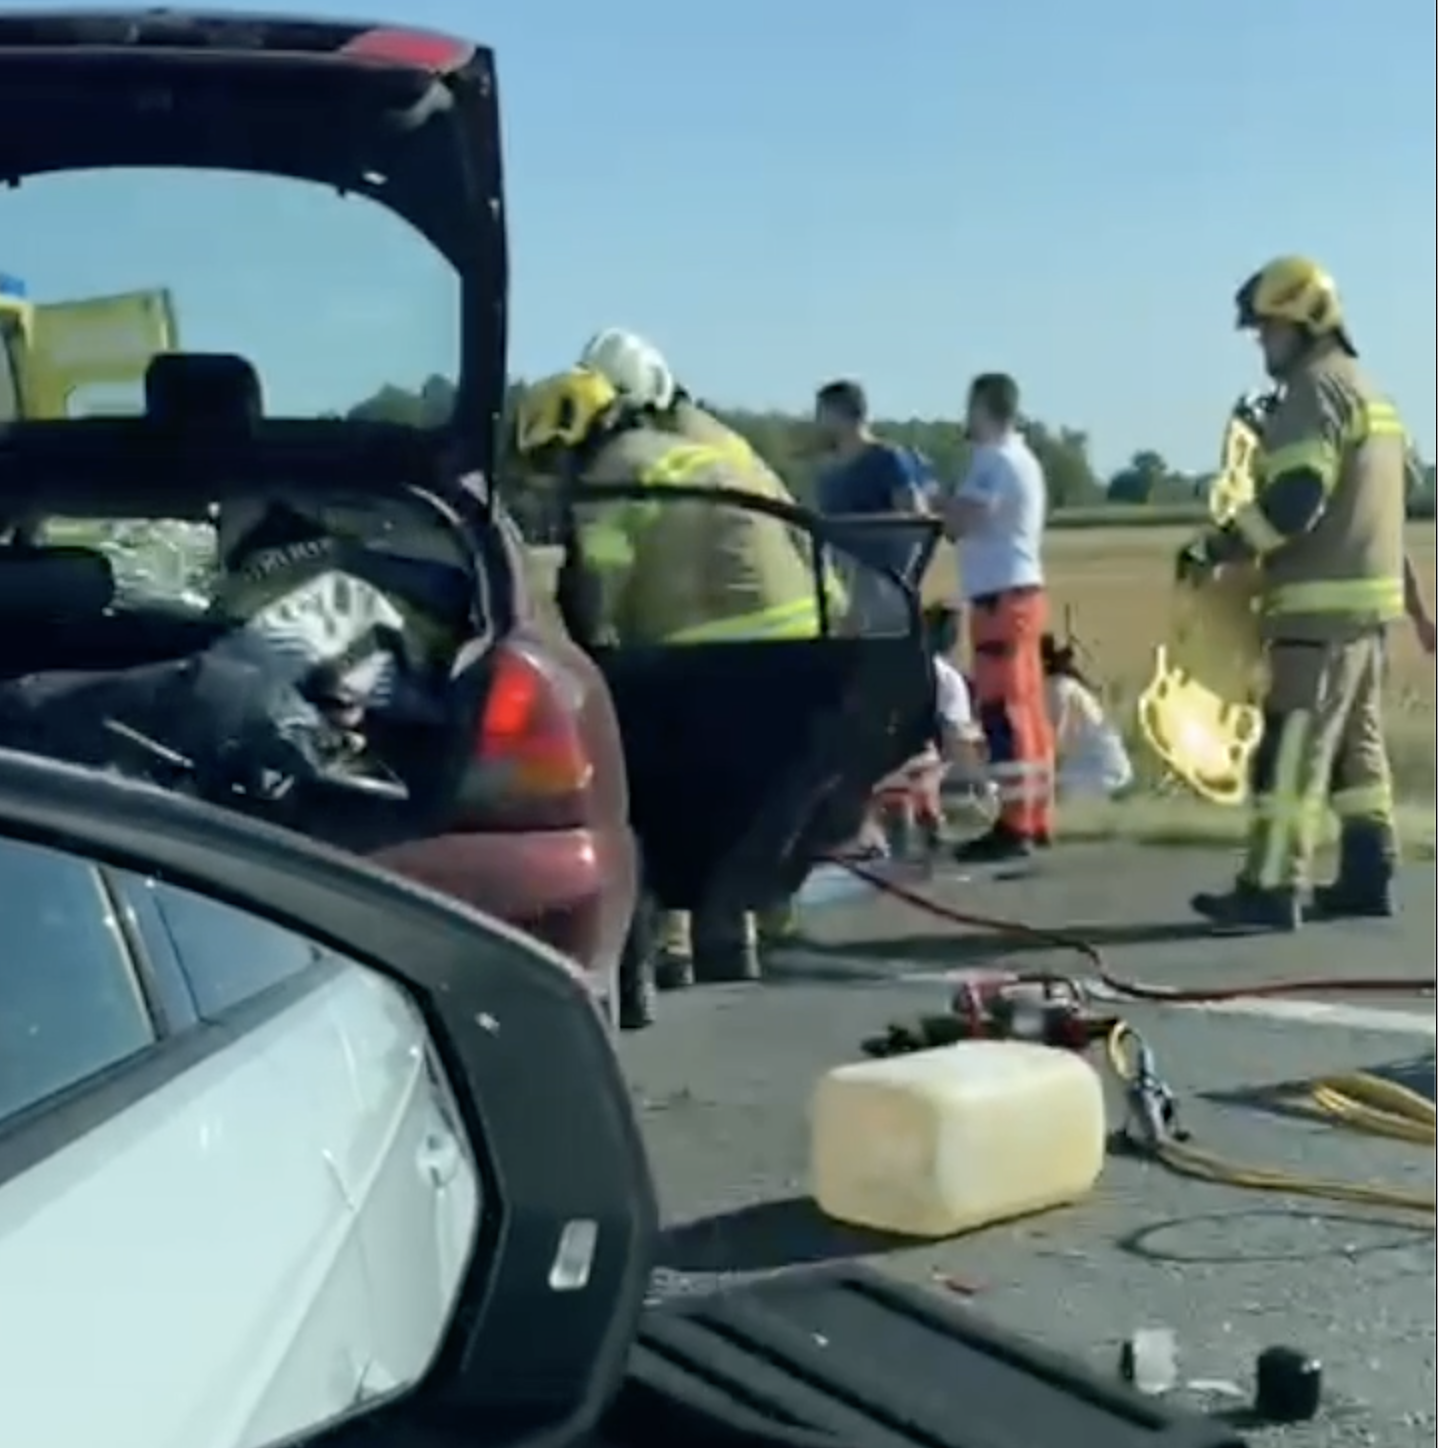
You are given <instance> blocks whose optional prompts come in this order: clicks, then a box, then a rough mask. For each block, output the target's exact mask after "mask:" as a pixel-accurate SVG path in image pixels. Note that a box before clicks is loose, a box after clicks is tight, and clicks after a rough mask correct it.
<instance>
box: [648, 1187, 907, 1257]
mask: <svg viewBox="0 0 1438 1448" xmlns="http://www.w3.org/2000/svg"><path fill="white" fill-rule="evenodd" d="M915 1245H916V1244H915V1243H914V1242H913V1241H910V1240H909V1239H908V1238H907V1237H895V1236H890V1235H887V1234H885V1233H882V1232H865V1231H862V1230H860V1229H858V1228H854V1227H844V1226H841V1225H839V1224H838V1223H835V1222H831V1221H829V1220H828V1219H827V1218H825V1217H824V1216H823V1215H822V1214H821V1213H820V1211H819V1209H818V1208H817V1207H816V1206H815V1205H814V1204H813V1202H811V1201H809V1200H807V1199H806V1198H803V1197H791V1198H789V1199H788V1200H785V1201H777V1202H760V1203H758V1204H757V1205H755V1206H752V1207H741V1208H739V1209H738V1210H737V1211H733V1212H721V1213H719V1214H717V1215H715V1216H712V1217H700V1218H698V1219H697V1220H696V1221H692V1222H684V1223H681V1224H680V1225H679V1226H677V1227H671V1228H669V1230H668V1231H667V1232H665V1234H664V1239H663V1242H662V1243H661V1245H660V1250H659V1266H661V1267H667V1268H669V1269H670V1270H672V1271H675V1272H770V1271H777V1270H780V1269H782V1268H785V1267H814V1266H819V1265H821V1264H822V1263H825V1262H842V1261H845V1260H847V1259H849V1258H854V1257H872V1256H876V1255H878V1254H880V1253H883V1252H896V1251H901V1250H903V1249H905V1248H909V1247H913V1246H915Z"/></svg>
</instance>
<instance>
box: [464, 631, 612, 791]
mask: <svg viewBox="0 0 1438 1448" xmlns="http://www.w3.org/2000/svg"><path fill="white" fill-rule="evenodd" d="M476 762H477V763H478V764H479V765H480V766H481V771H480V773H481V775H482V777H483V780H484V790H483V793H484V795H485V797H486V799H487V801H488V802H489V804H490V805H491V806H498V807H504V808H509V809H513V808H515V807H520V808H522V807H524V806H525V805H529V806H531V807H532V806H534V805H549V806H554V805H562V804H563V803H565V802H566V801H575V802H578V800H579V799H580V798H581V797H582V796H583V795H584V794H585V792H586V791H587V790H588V788H589V785H590V782H591V780H592V779H593V777H594V764H593V761H592V760H591V759H590V757H589V751H588V750H587V748H586V747H585V742H584V737H583V734H582V731H581V726H580V720H579V716H578V711H577V708H576V707H575V705H574V704H572V703H571V701H570V699H569V698H568V697H567V695H566V691H565V688H564V683H563V680H562V679H560V678H558V677H556V676H555V674H554V672H553V671H552V668H551V666H549V665H547V664H546V663H545V662H544V661H543V660H540V659H536V658H534V657H532V656H531V655H529V654H527V653H525V652H524V651H523V650H520V649H512V648H505V647H503V646H501V647H500V649H499V650H498V651H497V653H496V655H495V659H494V663H493V667H492V671H491V674H490V682H489V692H488V694H487V695H486V697H485V704H484V711H483V714H482V715H481V717H480V722H479V737H478V740H477V743H476Z"/></svg>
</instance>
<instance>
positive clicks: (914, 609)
mask: <svg viewBox="0 0 1438 1448" xmlns="http://www.w3.org/2000/svg"><path fill="white" fill-rule="evenodd" d="M567 502H568V503H569V504H571V505H572V504H575V503H584V504H592V503H601V502H613V503H624V502H645V503H653V504H655V505H656V506H658V507H664V506H665V505H666V504H668V503H684V502H694V503H706V504H708V505H709V506H711V507H716V508H733V509H736V510H739V511H742V512H749V513H757V514H760V515H762V516H764V517H767V518H770V519H772V520H773V521H774V522H776V523H780V524H783V525H785V526H787V527H789V528H791V529H793V530H794V531H795V532H797V533H801V534H803V535H804V536H805V538H806V539H807V540H808V543H809V547H808V549H807V550H806V551H807V555H808V556H807V557H806V559H805V562H806V564H807V565H808V568H809V574H810V579H811V582H812V586H813V589H814V596H815V599H816V601H817V604H818V609H819V622H820V628H819V637H820V638H821V639H824V640H827V639H832V638H842V637H844V635H843V634H842V633H840V632H838V631H836V630H835V629H834V627H833V620H832V617H831V615H832V609H831V607H830V600H829V589H828V586H827V583H828V580H827V577H826V575H827V573H828V570H829V568H830V566H831V560H832V558H833V555H835V554H837V555H839V556H840V558H841V559H842V560H843V567H844V568H845V569H846V570H856V571H859V572H862V573H867V574H872V575H873V576H874V577H875V578H876V579H882V580H884V582H885V584H886V585H888V586H889V587H891V588H892V590H893V592H894V597H895V600H896V602H897V601H899V600H902V601H903V604H904V606H905V618H904V623H905V627H904V629H903V630H902V631H901V632H899V633H898V634H895V635H892V636H877V635H876V636H874V637H896V638H910V637H922V635H923V633H924V623H923V606H922V603H921V601H920V598H919V581H920V579H921V578H922V577H923V574H924V571H925V570H926V569H927V568H928V566H929V563H930V562H931V561H932V559H933V556H934V553H935V551H936V550H937V548H938V544H939V540H940V538H941V536H942V525H941V524H940V523H939V521H938V519H936V518H929V517H926V516H924V515H913V516H909V515H894V516H892V517H890V516H884V515H879V516H873V517H866V518H858V517H850V516H843V517H834V518H829V517H826V516H825V515H824V514H822V513H817V512H815V511H814V510H813V509H812V508H805V507H803V506H802V505H800V504H798V503H793V502H788V501H786V500H784V499H781V498H770V497H765V496H763V495H761V494H757V493H751V492H747V491H745V490H744V489H741V488H725V487H702V486H696V485H693V484H688V483H666V484H664V485H663V487H662V488H656V487H654V486H653V485H652V484H647V483H609V482H605V483H586V484H585V485H584V487H583V489H582V490H581V491H577V492H576V493H574V494H573V495H572V496H571V497H570V498H568V499H567ZM861 530H862V531H864V532H869V533H873V534H882V533H885V532H894V533H896V534H897V533H899V532H901V531H904V530H910V531H912V532H913V534H914V546H915V553H914V558H913V560H912V561H911V563H910V565H909V566H908V567H906V568H905V569H904V570H903V571H902V572H901V571H900V570H898V569H897V568H892V567H889V566H886V565H884V564H879V563H874V562H872V561H871V560H869V559H866V558H863V557H861V556H860V555H859V554H858V553H856V552H855V551H854V534H855V533H856V532H859V531H861ZM581 566H582V548H581ZM865 637H868V636H865ZM772 642H774V643H788V642H792V641H791V640H775V641H772ZM802 642H806V643H812V640H803V641H802Z"/></svg>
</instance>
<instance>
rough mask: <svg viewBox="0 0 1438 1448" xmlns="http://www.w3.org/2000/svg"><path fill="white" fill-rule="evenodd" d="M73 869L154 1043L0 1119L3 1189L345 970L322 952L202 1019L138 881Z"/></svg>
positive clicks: (99, 868) (105, 870) (101, 869)
mask: <svg viewBox="0 0 1438 1448" xmlns="http://www.w3.org/2000/svg"><path fill="white" fill-rule="evenodd" d="M3 838H8V837H3ZM16 843H26V842H24V841H16ZM35 848H38V849H43V848H45V847H43V846H36V847H35ZM72 863H75V864H78V865H80V866H82V867H85V868H88V869H89V870H90V871H91V872H92V874H93V875H94V877H95V880H96V885H97V891H96V898H97V908H101V909H103V908H104V907H105V905H106V903H107V902H108V904H109V906H110V908H111V909H112V911H113V913H114V919H115V923H116V926H117V928H116V929H115V931H114V932H113V936H114V940H115V944H116V949H115V960H116V964H117V965H118V966H120V967H122V968H124V969H127V970H128V971H129V972H130V973H131V974H132V976H133V978H134V981H135V985H136V990H137V994H138V997H139V999H140V1001H141V1003H142V1004H143V1006H144V1009H145V1013H146V1015H147V1017H148V1020H149V1024H150V1033H151V1039H150V1041H149V1044H147V1045H145V1046H143V1047H141V1048H140V1049H139V1050H137V1051H135V1052H134V1053H132V1054H131V1055H129V1056H126V1057H124V1058H122V1059H121V1060H119V1061H116V1062H113V1063H111V1064H110V1065H108V1066H104V1067H101V1068H100V1069H98V1070H97V1071H94V1072H92V1073H90V1074H88V1075H84V1076H82V1077H80V1078H79V1079H78V1080H76V1081H73V1082H71V1083H70V1084H69V1085H67V1086H65V1087H62V1088H61V1089H59V1090H57V1091H55V1092H53V1093H51V1094H50V1095H48V1096H46V1097H44V1098H42V1099H41V1100H39V1101H36V1102H34V1103H32V1104H30V1105H28V1106H26V1107H24V1108H23V1109H22V1110H20V1111H18V1112H15V1113H14V1114H12V1115H10V1116H7V1117H5V1118H3V1119H0V1188H3V1187H4V1185H5V1184H6V1183H7V1182H9V1181H11V1180H13V1179H15V1178H17V1177H20V1176H22V1175H24V1173H26V1172H28V1171H31V1170H33V1169H34V1168H35V1167H37V1166H39V1165H40V1164H41V1163H43V1162H44V1161H46V1160H47V1159H49V1158H50V1157H53V1156H55V1155H58V1154H59V1153H60V1152H62V1151H64V1150H65V1149H66V1148H67V1147H69V1146H71V1145H72V1144H74V1143H75V1142H77V1141H78V1140H80V1139H81V1138H82V1137H84V1136H87V1135H89V1134H90V1133H91V1132H93V1131H96V1130H99V1129H100V1128H102V1127H104V1126H105V1125H107V1124H108V1123H109V1122H111V1121H114V1120H116V1119H117V1118H119V1117H121V1116H123V1115H124V1113H125V1112H127V1111H129V1110H131V1109H132V1108H133V1107H135V1106H137V1105H139V1104H140V1103H141V1102H142V1101H144V1100H145V1099H147V1098H148V1097H150V1096H152V1095H154V1094H155V1093H156V1092H158V1091H160V1090H162V1089H163V1088H164V1087H166V1086H168V1085H170V1084H172V1083H173V1082H175V1081H176V1080H178V1079H179V1078H180V1077H182V1076H183V1075H185V1073H187V1072H188V1071H191V1070H193V1069H195V1068H196V1067H197V1066H199V1065H201V1064H203V1062H205V1061H206V1060H208V1059H209V1058H210V1057H212V1056H214V1055H217V1054H219V1053H220V1052H221V1051H224V1050H226V1049H228V1048H229V1047H230V1046H232V1045H234V1044H235V1043H236V1042H238V1041H239V1040H240V1039H242V1038H243V1037H244V1036H246V1035H248V1034H250V1033H252V1032H254V1031H256V1030H258V1029H260V1028H261V1027H263V1026H264V1025H265V1024H266V1023H268V1022H269V1021H270V1020H272V1019H274V1018H275V1017H276V1016H279V1015H281V1014H283V1012H285V1011H286V1010H288V1009H289V1008H290V1007H291V1006H293V1005H295V1004H296V1003H298V1002H299V1001H300V1000H302V999H303V998H304V997H306V996H308V995H310V994H312V993H313V992H315V991H317V990H319V989H320V988H322V987H323V986H324V985H326V984H328V983H329V982H330V981H332V980H333V979H334V977H335V976H336V975H337V974H338V973H339V972H340V971H342V970H344V969H346V968H347V963H346V962H344V961H342V960H341V959H339V958H338V957H335V956H332V955H329V954H327V953H325V952H323V951H320V952H319V954H318V959H317V961H316V963H315V965H314V966H313V967H311V968H309V969H307V970H305V971H303V972H301V973H300V974H298V975H296V976H291V977H289V978H288V979H285V980H282V981H280V982H279V983H277V984H274V985H270V986H269V987H267V988H265V989H263V990H261V991H259V992H257V993H256V994H254V995H252V996H251V997H249V998H248V999H247V1000H245V1001H243V1002H241V1003H239V1004H237V1005H236V1006H234V1007H233V1008H232V1009H230V1010H228V1011H226V1012H224V1013H222V1014H220V1015H218V1016H216V1017H215V1018H214V1019H211V1020H204V1019H202V1018H201V1017H200V1014H199V1012H198V1010H197V1009H196V1007H195V1002H194V999H193V993H192V991H191V988H190V985H189V977H188V975H187V974H186V972H185V970H184V965H183V962H182V961H181V960H179V958H178V956H177V955H175V954H171V955H170V956H169V957H168V958H167V956H166V952H165V950H164V949H163V948H157V946H161V945H162V941H163V936H162V934H161V933H160V932H157V931H156V930H155V929H153V927H151V928H150V929H148V930H147V929H145V928H144V926H145V923H146V921H147V920H151V919H152V918H153V917H150V916H149V915H148V914H147V912H146V911H145V909H144V905H145V903H146V902H145V899H144V894H145V892H144V889H143V886H144V884H145V881H144V879H143V878H142V877H140V876H136V875H133V874H130V873H128V872H125V871H118V870H114V869H111V868H110V867H109V866H106V865H102V864H100V863H98V862H93V861H86V860H79V861H73V860H72ZM200 898H201V899H203V897H200ZM150 903H151V904H152V905H153V902H150ZM277 928H279V927H277Z"/></svg>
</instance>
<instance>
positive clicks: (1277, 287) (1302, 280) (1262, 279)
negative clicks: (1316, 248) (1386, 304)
mask: <svg viewBox="0 0 1438 1448" xmlns="http://www.w3.org/2000/svg"><path fill="white" fill-rule="evenodd" d="M1234 303H1235V305H1236V307H1237V309H1238V325H1239V327H1240V328H1241V329H1243V330H1248V329H1250V328H1253V327H1257V326H1258V325H1259V324H1260V323H1261V322H1290V323H1292V325H1294V326H1295V327H1300V328H1302V329H1303V331H1305V332H1306V333H1307V334H1308V335H1309V336H1310V337H1334V338H1336V339H1337V340H1338V341H1339V342H1340V343H1341V344H1342V345H1343V346H1344V347H1345V348H1347V350H1348V351H1350V352H1353V351H1354V347H1353V343H1352V342H1351V341H1350V340H1349V337H1348V329H1347V324H1346V323H1345V321H1344V318H1343V303H1342V302H1341V301H1340V300H1339V296H1338V288H1337V286H1336V285H1335V284H1334V281H1333V278H1332V277H1331V276H1330V275H1329V274H1328V273H1327V272H1326V271H1325V270H1324V269H1323V268H1322V267H1321V266H1319V265H1318V263H1317V262H1316V261H1310V260H1309V259H1308V258H1307V257H1303V256H1281V257H1278V258H1277V259H1276V260H1274V261H1271V262H1269V263H1268V265H1267V266H1265V267H1264V268H1263V269H1262V270H1261V271H1256V272H1254V274H1253V275H1252V276H1251V277H1249V279H1248V280H1247V281H1246V282H1244V284H1243V285H1242V286H1241V287H1240V288H1239V289H1238V295H1237V296H1236V297H1235V298H1234ZM1355 355H1356V354H1355Z"/></svg>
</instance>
